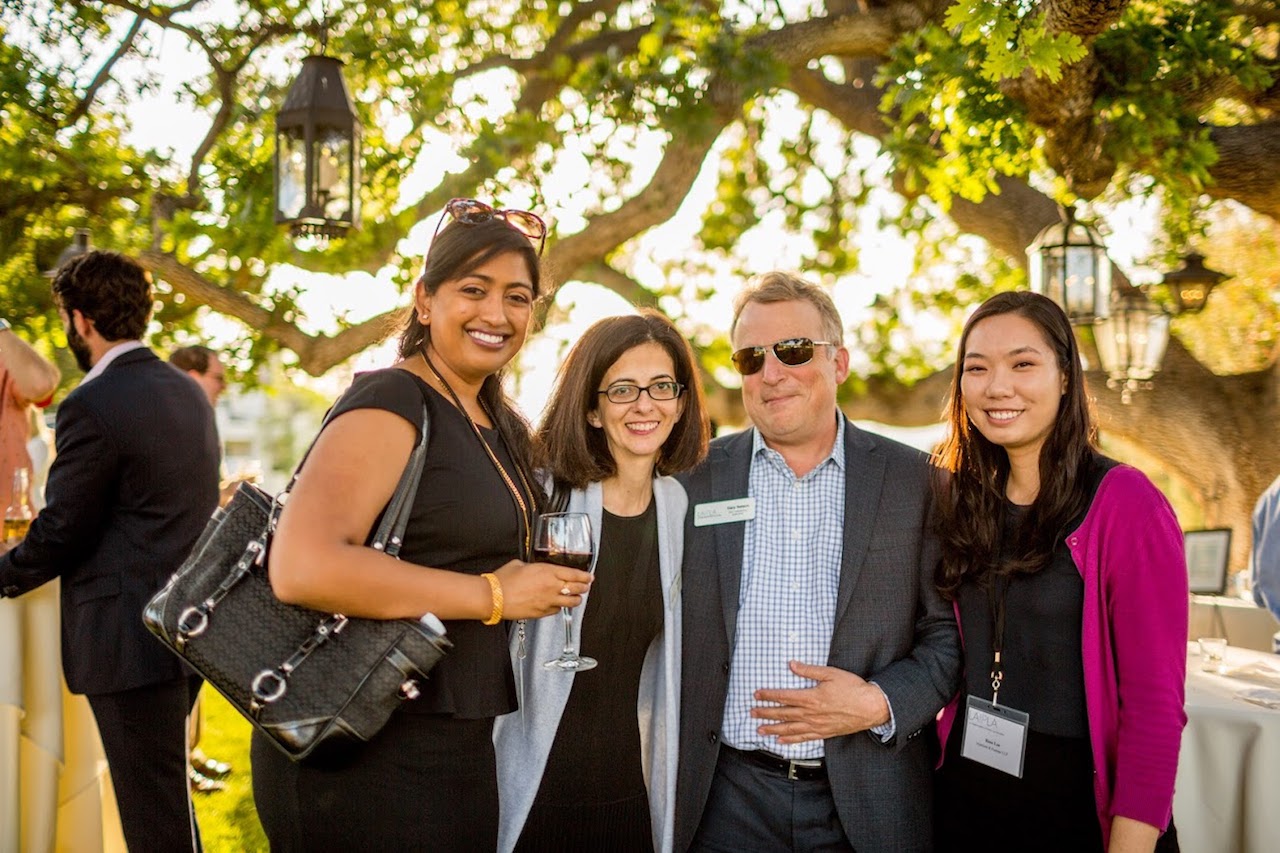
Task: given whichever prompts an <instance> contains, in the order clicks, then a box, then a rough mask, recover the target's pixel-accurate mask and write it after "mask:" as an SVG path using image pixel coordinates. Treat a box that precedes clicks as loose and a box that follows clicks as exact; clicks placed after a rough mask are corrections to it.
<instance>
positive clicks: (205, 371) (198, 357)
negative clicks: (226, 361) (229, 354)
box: [169, 344, 227, 408]
mask: <svg viewBox="0 0 1280 853" xmlns="http://www.w3.org/2000/svg"><path fill="white" fill-rule="evenodd" d="M169 363H170V364H172V365H173V366H174V367H176V368H178V369H179V370H181V371H182V372H183V373H185V374H187V375H188V376H190V377H191V378H192V379H194V380H195V382H196V384H197V385H199V386H200V390H202V391H204V396H205V397H206V398H207V399H208V400H209V405H210V406H214V407H215V408H216V407H217V405H218V397H220V396H222V392H223V391H225V390H226V389H227V368H226V366H225V365H223V363H222V359H220V358H219V357H218V354H217V353H216V352H214V351H213V350H211V349H209V348H208V347H206V346H201V345H199V344H195V345H193V346H189V347H180V348H179V349H176V350H174V351H173V352H172V353H170V354H169Z"/></svg>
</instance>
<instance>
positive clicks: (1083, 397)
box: [933, 290, 1097, 598]
mask: <svg viewBox="0 0 1280 853" xmlns="http://www.w3.org/2000/svg"><path fill="white" fill-rule="evenodd" d="M1001 314H1017V315H1018V316H1020V317H1025V318H1026V319H1027V320H1030V321H1031V322H1032V323H1033V324H1034V325H1035V326H1036V328H1038V329H1039V330H1040V333H1041V334H1042V335H1044V338H1045V341H1046V342H1047V343H1048V344H1049V346H1050V348H1051V349H1052V350H1053V353H1054V357H1055V360H1056V361H1057V363H1058V370H1060V371H1061V372H1062V375H1063V376H1064V377H1066V380H1067V387H1066V391H1065V392H1064V393H1063V395H1062V402H1061V404H1060V405H1059V408H1058V417H1057V419H1056V420H1055V421H1054V424H1053V429H1052V430H1051V431H1050V433H1049V435H1048V437H1047V438H1046V439H1045V443H1044V446H1043V447H1041V448H1040V492H1039V494H1038V495H1037V496H1036V499H1035V501H1034V502H1033V503H1032V504H1031V508H1030V510H1029V511H1028V513H1027V515H1026V518H1025V519H1024V521H1023V522H1022V524H1021V526H1020V528H1019V534H1018V536H1017V541H1016V542H1014V543H1012V546H1011V547H1009V546H1008V545H1007V546H1006V547H1005V548H1004V549H1003V550H1002V549H1001V547H1000V544H1001V541H1000V540H1001V534H1002V532H1003V529H1004V519H1005V511H1006V510H1005V487H1006V485H1007V483H1008V480H1009V454H1008V453H1007V452H1006V451H1005V449H1004V448H1003V447H1000V446H999V445H997V444H993V443H992V442H990V441H988V440H987V438H986V437H985V436H984V435H983V434H982V433H981V432H980V431H979V430H978V428H977V427H975V426H974V425H973V423H972V422H971V421H970V420H969V416H968V415H967V414H966V412H965V406H964V396H963V393H962V388H961V379H962V378H963V377H964V359H965V353H966V351H967V347H968V343H969V333H970V332H972V331H973V327H974V326H976V325H978V323H980V322H982V321H983V320H986V319H987V318H989V317H995V316H999V315H1001ZM946 422H947V437H946V438H945V439H944V440H943V441H942V443H941V444H939V445H938V447H937V449H936V450H935V451H934V459H935V462H936V463H937V465H938V469H937V472H936V476H935V477H934V482H933V492H934V498H935V515H934V519H935V530H936V532H937V533H938V537H939V539H940V540H941V544H942V559H941V560H940V561H939V564H938V571H937V584H938V589H939V590H940V591H941V593H942V594H943V596H945V597H947V598H953V597H954V596H955V593H956V590H957V589H959V587H960V584H961V583H963V582H965V581H979V582H980V581H982V580H983V579H984V578H985V577H986V576H987V575H989V574H991V573H993V572H994V573H1000V574H1009V573H1013V572H1034V571H1038V570H1039V569H1041V568H1043V567H1044V566H1045V565H1047V564H1048V562H1049V558H1050V556H1051V555H1052V553H1053V549H1054V547H1055V546H1056V545H1057V543H1058V541H1059V540H1060V539H1061V538H1062V536H1063V535H1065V532H1066V527H1067V525H1068V524H1070V522H1071V520H1072V519H1073V518H1075V517H1076V516H1078V515H1079V513H1080V512H1081V511H1083V509H1084V508H1085V507H1086V506H1087V504H1088V501H1089V494H1088V489H1087V488H1086V487H1085V484H1086V483H1087V482H1088V476H1089V472H1090V470H1091V468H1092V466H1093V464H1094V461H1095V458H1096V456H1095V448H1096V440H1097V428H1096V426H1095V423H1094V418H1093V412H1092V408H1091V406H1090V403H1089V395H1088V390H1087V387H1086V385H1085V379H1084V370H1083V368H1082V365H1081V362H1080V350H1079V348H1078V346H1077V344H1076V337H1075V333H1074V332H1073V331H1072V329H1071V323H1070V322H1069V321H1068V320H1067V315H1066V314H1064V313H1063V311H1062V309H1061V308H1059V307H1058V305H1057V304H1056V303H1054V302H1053V301H1052V300H1051V299H1048V298H1047V297H1044V296H1041V295H1040V294H1037V293H1031V292H1030V291H1025V290H1018V291H1009V292H1007V293H997V294H996V295H995V296H993V297H991V298H990V299H988V300H987V301H986V302H984V303H982V305H980V306H978V310H977V311H975V312H973V316H971V317H970V318H969V320H968V322H967V323H965V326H964V331H963V332H962V333H961V335H960V347H959V352H957V353H956V363H955V370H954V372H953V374H952V377H951V394H950V396H949V398H948V400H947V408H946Z"/></svg>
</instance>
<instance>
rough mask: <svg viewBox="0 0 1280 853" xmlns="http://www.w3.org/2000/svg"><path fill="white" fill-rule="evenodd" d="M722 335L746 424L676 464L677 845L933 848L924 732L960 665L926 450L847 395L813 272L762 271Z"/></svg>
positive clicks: (826, 301) (834, 315) (832, 315)
mask: <svg viewBox="0 0 1280 853" xmlns="http://www.w3.org/2000/svg"><path fill="white" fill-rule="evenodd" d="M729 334H730V338H731V339H732V341H733V346H734V347H735V351H734V353H733V365H734V367H735V368H736V369H737V371H738V372H739V373H740V374H742V400H743V403H744V404H745V406H746V409H747V414H748V415H749V416H750V417H751V421H752V423H753V424H754V426H753V428H751V429H748V430H746V431H744V432H741V433H737V434H736V435H730V436H726V437H722V438H717V439H716V440H715V441H713V442H712V443H711V449H710V452H709V453H708V456H707V459H706V461H705V462H703V463H702V464H701V465H700V466H698V467H697V468H696V469H694V470H693V471H692V472H690V473H689V474H687V475H684V476H682V477H681V481H682V482H683V483H684V484H685V488H686V490H687V491H688V494H689V507H690V511H689V514H688V516H687V518H686V521H685V534H684V536H685V538H684V542H685V550H684V576H683V581H682V584H681V590H682V592H681V596H682V608H683V637H682V640H681V647H682V649H683V664H682V672H681V682H682V685H683V686H682V690H681V697H680V767H679V781H678V784H677V791H676V817H675V844H674V847H675V849H676V850H678V851H684V850H689V849H693V850H700V851H740V850H742V849H744V847H745V846H747V844H748V843H749V844H750V845H751V846H753V847H754V848H755V849H764V850H796V851H801V850H804V851H808V850H827V851H837V850H845V851H847V850H851V849H856V850H863V851H881V850H884V851H888V850H893V851H925V850H928V849H930V837H931V831H932V819H931V815H930V811H931V802H930V797H929V795H928V792H929V785H930V764H931V759H932V756H931V751H930V740H931V738H930V737H920V736H919V735H921V734H922V733H924V734H928V735H931V734H932V725H933V722H934V717H935V715H936V714H937V713H938V711H939V710H940V709H941V708H942V706H943V705H944V704H945V703H946V701H947V699H948V698H949V697H950V696H951V695H952V694H953V693H954V692H955V688H956V683H957V680H958V677H959V672H960V649H959V643H958V640H957V637H956V623H955V619H954V617H953V616H952V613H951V610H950V608H948V607H947V606H946V604H945V603H944V602H943V600H942V599H941V598H940V597H939V596H938V592H937V589H936V588H935V587H934V585H933V570H934V564H935V563H936V561H937V545H936V542H935V541H934V539H933V537H932V536H931V535H930V534H929V532H928V529H927V524H926V521H927V516H928V506H929V464H928V458H927V457H926V456H925V454H923V453H921V452H919V451H917V450H914V449H912V448H909V447H905V446H903V445H901V444H898V443H897V442H894V441H890V440H888V439H886V438H884V437H882V436H878V435H875V434H873V433H869V432H864V431H863V430H860V429H858V428H857V427H855V426H854V425H853V424H852V423H850V422H849V420H848V419H847V418H846V417H845V416H844V414H843V413H842V412H841V411H840V409H839V407H838V405H837V403H836V390H837V388H838V387H839V386H840V383H842V382H843V381H844V379H845V378H846V377H847V376H848V375H849V352H848V350H846V349H845V347H844V344H843V342H842V341H843V334H844V332H843V325H842V323H841V321H840V314H839V312H838V311H837V310H836V307H835V303H834V302H832V300H831V297H830V295H828V294H827V292H826V291H825V290H823V289H822V288H820V287H818V286H817V285H815V284H812V283H810V282H807V281H804V280H803V279H800V278H797V277H795V276H791V275H787V274H785V273H778V272H774V273H768V274H766V275H764V276H762V277H760V278H759V279H758V280H757V281H755V282H754V283H753V284H752V285H751V286H750V287H748V288H747V289H746V290H745V291H743V293H741V294H740V295H739V296H738V299H737V302H736V304H735V311H734V319H733V325H732V327H731V328H730V332H729ZM748 840H749V841H748Z"/></svg>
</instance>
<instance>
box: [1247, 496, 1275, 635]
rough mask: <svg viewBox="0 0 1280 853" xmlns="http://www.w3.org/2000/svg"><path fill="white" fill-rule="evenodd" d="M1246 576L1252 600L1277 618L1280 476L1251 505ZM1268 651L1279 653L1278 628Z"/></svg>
mask: <svg viewBox="0 0 1280 853" xmlns="http://www.w3.org/2000/svg"><path fill="white" fill-rule="evenodd" d="M1249 579H1250V580H1251V581H1252V583H1253V600H1254V601H1255V602H1256V603H1257V605H1258V606H1259V607H1265V608H1267V609H1268V610H1270V611H1271V614H1272V615H1273V616H1275V617H1276V618H1277V619H1280V477H1276V478H1275V479H1274V480H1272V481H1271V485H1270V486H1267V488H1266V490H1265V491H1263V493H1262V494H1261V495H1260V496H1259V497H1258V503H1257V504H1256V505H1255V506H1254V508H1253V548H1252V549H1251V550H1250V552H1249ZM1271 651H1273V652H1275V653H1276V654H1278V655H1280V631H1277V632H1276V634H1275V636H1274V637H1272V638H1271Z"/></svg>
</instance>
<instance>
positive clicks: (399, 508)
mask: <svg viewBox="0 0 1280 853" xmlns="http://www.w3.org/2000/svg"><path fill="white" fill-rule="evenodd" d="M430 435H431V418H430V416H429V415H428V413H427V404H426V403H425V402H424V403H423V404H422V429H421V435H420V437H419V439H418V444H417V446H416V447H414V448H413V453H411V454H409V461H408V463H407V464H406V465H405V468H404V473H403V474H401V475H400V482H399V483H397V484H396V490H395V492H394V493H393V494H392V495H391V500H390V501H389V502H388V503H387V509H386V511H385V512H384V513H383V514H382V523H381V524H379V525H378V530H377V532H375V533H374V534H373V540H372V541H371V542H370V543H369V545H370V547H372V548H376V549H377V550H379V551H382V552H384V553H386V554H387V555H389V556H392V557H394V556H396V555H398V554H399V553H400V546H401V545H402V544H404V530H405V528H406V527H407V526H408V524H409V515H410V514H411V513H412V512H413V502H414V499H415V498H416V497H417V494H418V484H419V483H420V482H421V481H422V469H423V468H425V467H426V464H427V442H428V440H429V439H430Z"/></svg>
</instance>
